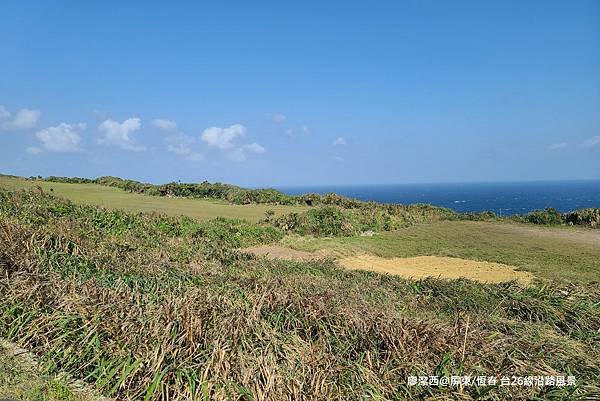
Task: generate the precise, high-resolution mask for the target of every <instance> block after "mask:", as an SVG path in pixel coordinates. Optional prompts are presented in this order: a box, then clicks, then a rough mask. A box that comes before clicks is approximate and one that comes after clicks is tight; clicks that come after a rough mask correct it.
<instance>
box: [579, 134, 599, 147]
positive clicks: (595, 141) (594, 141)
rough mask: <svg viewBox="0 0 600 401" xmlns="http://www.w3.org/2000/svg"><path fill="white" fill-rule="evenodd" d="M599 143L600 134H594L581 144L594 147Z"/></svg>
mask: <svg viewBox="0 0 600 401" xmlns="http://www.w3.org/2000/svg"><path fill="white" fill-rule="evenodd" d="M598 145H600V135H596V136H593V137H591V138H590V139H588V140H586V141H584V142H583V143H582V144H581V146H583V147H584V148H593V147H596V146H598Z"/></svg>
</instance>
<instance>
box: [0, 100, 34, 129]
mask: <svg viewBox="0 0 600 401" xmlns="http://www.w3.org/2000/svg"><path fill="white" fill-rule="evenodd" d="M41 114H42V113H41V112H40V111H39V110H31V109H21V110H19V111H17V114H16V115H15V116H14V117H12V118H11V116H12V115H11V113H10V112H9V111H8V110H7V109H6V108H5V107H4V106H0V129H3V130H21V129H28V128H33V127H35V125H36V124H37V122H38V120H39V118H40V116H41Z"/></svg>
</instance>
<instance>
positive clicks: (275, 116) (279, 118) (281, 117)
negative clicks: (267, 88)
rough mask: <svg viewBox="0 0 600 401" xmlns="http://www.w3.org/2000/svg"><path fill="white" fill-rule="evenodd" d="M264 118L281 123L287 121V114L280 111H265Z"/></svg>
mask: <svg viewBox="0 0 600 401" xmlns="http://www.w3.org/2000/svg"><path fill="white" fill-rule="evenodd" d="M265 118H266V119H267V120H269V121H271V122H273V123H276V124H282V123H284V122H286V121H287V116H286V115H285V114H281V113H266V114H265Z"/></svg>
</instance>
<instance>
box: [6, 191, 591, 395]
mask: <svg viewBox="0 0 600 401" xmlns="http://www.w3.org/2000/svg"><path fill="white" fill-rule="evenodd" d="M113 213H115V212H108V211H104V210H100V209H95V208H87V207H79V206H74V205H72V204H69V203H64V202H62V201H57V200H55V199H53V198H51V197H47V196H45V195H35V194H30V193H21V194H9V193H6V192H0V336H2V337H6V338H8V339H10V340H12V341H15V342H18V343H19V344H20V345H21V346H24V347H27V348H28V349H31V350H33V351H34V352H35V353H37V354H38V355H39V356H40V357H41V364H42V365H43V366H45V367H46V369H47V370H48V371H50V372H54V371H65V372H68V373H70V374H71V375H72V376H73V377H76V378H80V379H83V380H85V381H86V382H88V383H90V384H91V385H93V386H95V387H96V388H98V389H99V390H100V391H101V392H102V393H103V394H105V395H108V396H113V397H115V398H117V399H122V400H127V399H141V400H213V399H232V400H285V399H289V400H296V399H303V400H349V399H425V398H428V397H432V398H435V399H478V398H479V399H481V398H484V399H498V400H500V399H507V398H513V399H525V398H531V397H534V396H536V397H539V398H547V399H564V398H565V397H566V396H568V395H569V394H570V393H574V394H575V395H577V396H578V397H586V396H587V397H592V396H593V395H594V394H598V390H599V388H598V384H597V383H598V380H599V379H600V372H599V370H598V364H597V360H599V358H600V352H599V351H598V350H599V347H598V345H599V344H600V333H599V332H598V328H600V311H599V310H598V304H597V299H598V297H600V291H599V290H598V289H597V287H595V286H593V285H589V286H586V285H583V284H582V285H578V286H577V287H575V288H554V287H544V286H538V287H533V288H522V287H520V286H519V285H517V284H516V283H503V284H496V285H486V284H478V283H474V282H469V281H466V280H456V281H450V282H447V281H442V280H432V279H428V280H421V281H411V280H405V279H402V278H398V277H388V276H382V275H379V274H376V273H370V272H349V271H345V270H343V269H341V268H339V267H336V266H335V265H334V264H333V263H332V262H326V261H320V262H285V261H266V260H258V259H255V258H253V257H250V256H247V255H244V254H242V253H240V252H238V251H236V249H235V248H236V247H237V246H240V245H244V246H245V245H247V244H248V245H251V244H252V243H260V242H268V241H270V240H272V237H271V235H270V234H269V232H265V231H264V230H263V229H262V228H260V227H255V226H245V225H241V224H239V223H236V222H231V221H227V220H220V221H217V222H212V223H210V224H208V225H199V226H196V224H197V223H194V222H192V221H186V220H185V219H166V218H164V217H162V216H142V215H137V216H136V215H127V214H122V215H117V216H115V215H113ZM198 224H199V223H198ZM228 236H233V237H234V239H229V240H227V239H224V238H223V237H228ZM546 372H552V373H561V374H567V373H568V374H575V375H576V376H577V378H578V381H579V383H581V386H579V387H576V388H561V389H553V388H527V387H495V388H480V387H465V388H437V387H420V386H415V387H407V385H406V379H407V376H408V375H410V374H416V375H418V374H427V375H432V374H438V375H453V374H469V375H478V374H485V375H491V374H494V375H505V374H506V375H536V374H549V373H546Z"/></svg>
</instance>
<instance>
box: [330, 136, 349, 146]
mask: <svg viewBox="0 0 600 401" xmlns="http://www.w3.org/2000/svg"><path fill="white" fill-rule="evenodd" d="M333 146H346V140H345V139H344V138H342V137H341V136H339V137H337V138H335V141H333Z"/></svg>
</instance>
